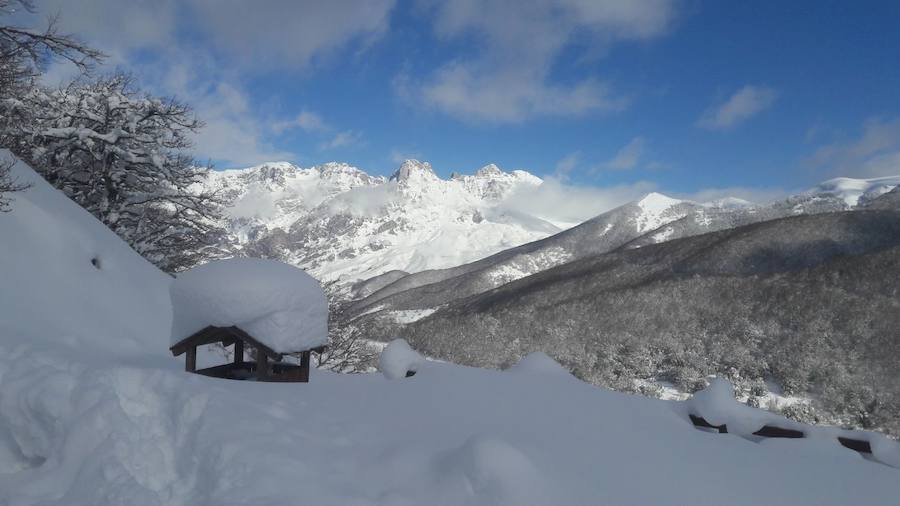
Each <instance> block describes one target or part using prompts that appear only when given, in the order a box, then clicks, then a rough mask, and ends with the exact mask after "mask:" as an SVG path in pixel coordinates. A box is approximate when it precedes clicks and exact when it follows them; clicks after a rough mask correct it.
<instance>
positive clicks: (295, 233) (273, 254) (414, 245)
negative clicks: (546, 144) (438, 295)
mask: <svg viewBox="0 0 900 506" xmlns="http://www.w3.org/2000/svg"><path fill="white" fill-rule="evenodd" d="M541 182H542V181H541V179H540V178H538V177H535V176H533V175H531V174H529V173H527V172H525V171H512V172H504V171H501V170H500V169H499V168H497V166H495V165H487V166H485V167H483V168H481V169H480V170H478V171H477V172H476V173H475V174H473V175H467V176H461V175H454V176H453V177H451V178H450V179H448V180H445V179H441V178H440V177H438V176H437V175H436V174H435V173H434V171H433V170H432V168H431V165H430V164H428V163H426V162H419V161H416V160H407V161H405V162H404V163H403V164H402V165H401V166H400V167H399V168H398V169H397V171H396V172H395V173H394V174H393V175H392V176H391V177H389V178H385V177H382V176H370V175H368V174H366V173H365V172H363V171H361V170H359V169H357V168H355V167H352V166H350V165H347V164H339V163H328V164H324V165H319V166H316V167H312V168H305V169H304V168H299V167H296V166H294V165H292V164H289V163H286V162H277V163H267V164H263V165H260V166H256V167H251V168H248V169H238V170H226V171H214V172H210V175H209V178H208V180H207V181H206V182H205V183H204V184H205V186H206V187H207V188H209V189H213V190H217V191H220V192H221V193H222V194H223V195H224V196H225V197H226V200H228V201H229V202H230V203H231V206H230V207H229V208H228V209H227V222H228V223H227V225H228V229H229V231H230V232H231V236H232V237H233V240H234V244H231V245H229V246H230V247H233V248H235V249H237V250H240V251H241V252H242V254H245V255H249V256H264V257H270V258H278V259H281V260H283V261H286V262H288V263H291V264H294V265H298V266H301V267H303V268H305V269H307V270H309V271H310V272H312V273H313V274H314V275H316V276H317V277H318V278H319V279H320V280H322V281H323V282H325V283H331V282H339V283H341V282H343V283H349V282H353V281H359V280H361V279H367V278H370V277H373V276H376V275H380V274H383V273H385V272H388V271H403V272H416V271H420V270H425V269H434V268H444V267H451V266H454V265H458V264H462V263H466V262H470V261H473V260H476V259H478V258H481V257H484V256H488V255H490V254H493V253H496V252H497V251H500V250H503V249H506V248H509V247H512V246H517V245H519V244H522V243H526V242H529V241H533V240H536V239H540V238H543V237H547V236H548V235H551V234H554V233H557V232H559V231H560V230H561V228H562V226H560V225H559V224H556V223H551V222H550V221H547V220H544V219H541V218H540V217H537V216H532V215H528V214H525V213H521V212H517V211H515V210H512V209H508V208H504V207H503V206H501V205H500V204H501V203H502V202H503V201H504V199H505V198H507V197H508V196H510V195H511V194H513V193H514V192H516V191H519V190H521V189H523V188H528V187H534V186H537V185H540V184H541ZM563 226H564V225H563Z"/></svg>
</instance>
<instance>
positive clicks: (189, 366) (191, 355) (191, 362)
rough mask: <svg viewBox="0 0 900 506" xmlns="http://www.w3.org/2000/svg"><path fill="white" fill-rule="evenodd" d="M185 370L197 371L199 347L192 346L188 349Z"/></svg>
mask: <svg viewBox="0 0 900 506" xmlns="http://www.w3.org/2000/svg"><path fill="white" fill-rule="evenodd" d="M184 370H185V371H187V372H196V371H197V347H196V346H191V347H190V348H188V349H187V356H186V357H185V359H184Z"/></svg>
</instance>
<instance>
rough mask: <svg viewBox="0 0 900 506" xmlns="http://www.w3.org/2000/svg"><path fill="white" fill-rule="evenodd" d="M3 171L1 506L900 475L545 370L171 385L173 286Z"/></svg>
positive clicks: (857, 489)
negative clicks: (13, 188)
mask: <svg viewBox="0 0 900 506" xmlns="http://www.w3.org/2000/svg"><path fill="white" fill-rule="evenodd" d="M15 173H16V175H18V176H20V177H22V178H23V179H24V178H28V179H29V180H31V181H33V182H34V184H35V186H34V188H32V189H31V190H28V191H27V192H26V193H24V194H19V195H17V196H16V200H15V202H14V203H13V205H12V213H8V214H2V215H0V237H2V238H3V241H2V242H0V279H2V285H0V350H2V353H0V504H4V505H6V504H9V505H13V506H20V505H31V504H41V505H53V504H59V505H81V504H84V505H92V506H93V505H121V504H128V505H135V506H141V505H232V504H233V505H238V504H263V505H267V504H272V505H275V504H318V505H341V506H344V505H374V504H379V505H421V504H429V505H458V504H464V505H586V504H591V505H594V504H698V505H703V504H760V503H766V504H896V501H897V494H898V486H897V482H898V478H900V469H896V468H894V467H890V466H888V465H884V464H882V463H878V462H873V461H869V460H866V459H863V458H862V457H861V456H860V455H859V454H857V453H855V452H852V451H849V450H846V449H844V448H842V447H840V446H839V445H837V443H836V442H835V441H834V440H833V438H831V437H827V438H826V437H823V438H818V437H816V438H809V439H800V440H766V441H763V442H754V441H751V440H749V439H745V438H742V437H739V436H737V435H731V434H729V435H720V434H711V433H708V432H704V431H699V430H696V429H694V428H693V427H692V426H691V424H690V422H689V421H688V419H687V416H686V413H687V410H688V409H706V408H708V407H709V406H712V407H714V408H715V409H714V410H713V411H715V410H716V409H717V410H719V411H718V412H720V413H722V416H724V417H728V416H739V413H738V411H739V410H737V409H735V408H733V406H732V405H730V404H729V402H731V401H729V399H727V396H726V395H723V392H724V389H722V387H716V388H715V389H713V390H711V391H710V392H712V393H713V394H715V395H712V396H713V397H714V398H715V399H714V400H712V401H704V400H703V397H702V396H701V397H700V399H701V400H698V401H695V402H696V403H699V404H698V405H696V406H694V405H692V404H691V403H690V401H688V402H674V401H660V400H654V399H648V398H643V397H639V396H632V395H626V394H620V393H615V392H610V391H606V390H603V389H599V388H596V387H593V386H590V385H587V384H585V383H583V382H581V381H579V380H577V379H576V378H574V377H572V376H571V375H569V374H568V373H566V372H565V371H564V370H562V369H561V368H560V367H558V365H556V364H554V363H552V361H550V359H549V358H547V357H546V356H540V355H533V356H530V357H529V358H527V359H526V360H525V361H524V362H523V363H521V364H520V365H519V366H517V367H515V368H513V369H512V370H509V371H492V370H481V369H474V368H468V367H461V366H456V365H452V364H444V363H437V362H419V363H418V364H417V367H418V372H417V374H416V375H415V376H413V377H411V378H402V379H397V380H387V379H386V378H384V377H383V376H382V375H381V374H363V375H338V374H333V373H329V372H322V371H318V370H316V371H313V374H312V378H311V381H310V383H309V384H279V383H257V382H240V381H229V380H221V379H215V378H207V377H203V376H199V375H193V374H189V373H185V372H183V371H181V370H180V369H181V367H182V364H181V362H180V361H179V360H177V359H175V358H173V357H171V356H170V355H169V353H168V350H167V348H168V344H169V329H170V325H171V314H170V308H169V302H168V291H169V283H170V278H169V277H168V276H166V275H164V274H162V273H160V272H158V271H156V270H155V269H154V268H153V267H152V266H150V265H149V264H147V263H146V262H144V261H143V260H142V259H140V258H139V257H138V256H137V255H136V254H134V253H133V252H131V251H130V250H129V249H128V248H127V247H126V246H125V245H124V244H123V243H122V242H121V241H119V240H118V239H117V238H116V237H115V236H114V235H113V234H111V233H109V232H108V231H106V230H105V229H104V228H103V227H102V225H100V224H99V223H98V222H96V221H95V220H93V218H91V217H90V216H89V215H88V214H87V213H85V212H83V211H81V210H80V209H78V208H77V206H75V205H74V204H72V203H71V202H69V201H68V200H66V199H65V197H64V196H63V195H62V194H60V193H59V192H56V191H55V190H53V189H51V188H50V187H49V186H47V185H46V184H44V183H43V182H42V181H40V180H37V179H36V178H35V176H34V174H33V173H32V172H30V170H29V169H27V168H26V167H24V166H21V165H19V166H17V167H16V168H15ZM92 258H99V259H100V260H101V262H100V268H99V269H97V268H95V267H94V266H93V265H92V264H91V259H92ZM729 406H732V407H729ZM748 409H749V408H748ZM713 411H710V412H707V413H706V414H707V415H708V416H710V417H715V416H716V414H715V413H714V412H713ZM754 411H755V410H754ZM731 423H735V422H733V421H729V424H731ZM879 441H881V443H880V444H881V445H882V446H883V447H882V448H881V449H880V450H879V453H880V454H881V455H891V454H894V453H892V452H895V451H896V443H893V442H890V441H887V440H885V439H879Z"/></svg>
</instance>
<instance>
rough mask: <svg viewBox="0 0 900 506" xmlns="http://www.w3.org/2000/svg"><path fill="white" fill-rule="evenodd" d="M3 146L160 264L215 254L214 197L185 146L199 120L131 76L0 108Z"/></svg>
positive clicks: (183, 264) (38, 92)
mask: <svg viewBox="0 0 900 506" xmlns="http://www.w3.org/2000/svg"><path fill="white" fill-rule="evenodd" d="M3 112H4V113H6V114H7V116H8V117H10V118H12V119H13V121H12V122H11V125H12V126H9V127H8V128H7V131H8V132H10V134H9V136H10V137H11V142H10V143H9V144H10V147H11V149H12V150H13V151H14V152H15V153H16V154H17V155H19V156H20V157H21V158H23V159H24V160H26V161H27V162H29V163H30V164H31V165H32V167H34V168H35V169H36V170H38V171H39V172H40V173H41V174H42V175H43V176H44V178H45V179H47V181H49V182H50V183H51V184H53V185H54V186H56V187H57V188H59V189H61V190H62V191H63V192H65V193H66V194H67V195H68V196H69V197H71V198H72V199H73V200H75V201H76V202H78V203H79V204H81V205H82V206H83V207H84V208H85V209H87V210H88V211H90V212H91V213H92V214H93V215H94V216H96V217H97V218H98V219H100V221H102V222H103V223H105V224H106V225H107V226H108V227H109V228H111V229H112V230H113V231H114V232H116V233H117V234H118V235H119V236H120V237H122V238H123V239H125V240H126V241H127V242H128V243H129V244H130V245H131V246H132V247H133V248H134V249H135V250H136V251H138V252H139V253H141V254H142V255H143V256H144V257H145V258H147V259H149V260H150V261H151V262H153V263H155V264H156V265H158V266H159V267H160V268H162V269H164V270H166V271H169V272H174V271H178V270H181V269H184V268H187V267H190V266H192V265H194V264H196V263H197V262H198V261H199V260H200V259H203V258H209V257H210V256H216V249H215V246H214V245H215V244H216V243H217V242H218V238H219V234H221V233H222V228H221V226H220V210H221V204H222V202H221V200H220V198H219V197H218V196H217V195H216V194H213V193H210V192H208V191H204V190H202V189H201V188H200V185H198V184H196V183H198V182H199V181H200V179H201V178H202V177H203V175H204V173H205V171H206V170H208V169H206V168H200V167H197V166H195V164H194V162H193V159H192V158H191V156H190V155H188V154H187V153H186V152H185V150H186V149H187V148H189V147H190V146H191V141H190V136H191V135H192V134H193V133H194V132H196V131H197V130H198V129H199V128H200V127H201V126H202V123H201V122H200V121H199V120H197V119H196V117H195V116H194V114H193V112H192V110H191V109H190V107H188V106H187V105H185V104H182V103H180V102H178V101H176V100H174V99H162V98H157V97H154V96H151V95H149V94H145V93H142V92H140V91H139V90H138V89H137V87H136V86H135V85H134V84H133V81H132V79H131V77H130V76H127V75H124V74H117V75H113V76H111V77H106V78H101V79H96V80H92V81H82V82H76V83H73V84H71V85H69V86H67V87H65V88H62V89H58V90H45V89H41V88H33V89H32V90H30V91H29V92H28V93H26V94H25V95H24V96H23V97H21V98H20V99H18V100H16V101H15V102H14V103H10V104H7V107H6V110H5V111H3Z"/></svg>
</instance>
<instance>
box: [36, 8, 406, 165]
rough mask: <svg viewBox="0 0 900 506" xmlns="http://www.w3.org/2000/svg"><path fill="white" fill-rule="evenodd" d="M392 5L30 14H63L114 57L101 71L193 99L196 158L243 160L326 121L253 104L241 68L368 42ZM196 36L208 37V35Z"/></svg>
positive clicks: (260, 156) (61, 72) (274, 153)
mask: <svg viewBox="0 0 900 506" xmlns="http://www.w3.org/2000/svg"><path fill="white" fill-rule="evenodd" d="M393 5H394V0H335V1H331V2H315V1H293V0H271V1H267V2H266V6H265V8H261V7H260V6H259V5H257V4H254V3H252V2H246V1H242V0H215V1H213V0H183V1H176V0H147V1H142V2H123V1H120V0H82V1H79V2H70V1H68V0H46V1H42V2H41V3H40V5H39V8H40V9H41V13H39V14H38V15H33V16H30V17H27V19H23V20H22V21H24V22H25V24H32V25H38V24H40V23H41V22H42V21H43V18H42V16H43V15H44V14H46V13H59V14H60V18H59V20H60V23H61V25H60V28H61V31H63V32H66V33H74V34H77V35H78V36H80V37H82V39H83V40H84V41H85V42H87V43H89V44H90V45H92V46H94V47H96V48H98V49H100V50H102V51H104V52H105V53H107V54H108V55H109V56H110V57H109V58H108V59H107V60H106V64H105V65H104V66H103V67H101V68H100V69H98V70H99V71H100V72H109V71H111V70H112V69H113V68H119V69H122V70H125V71H128V72H132V73H134V74H135V75H136V76H137V77H138V80H139V82H140V83H141V85H142V86H143V87H145V88H146V89H147V90H148V91H151V92H153V93H155V94H158V95H163V96H170V95H174V96H176V97H178V98H179V99H180V100H182V101H184V102H186V103H188V104H190V105H191V106H193V107H194V109H195V111H196V113H197V115H198V117H199V118H200V119H201V120H203V121H204V122H205V123H206V127H205V128H204V129H203V130H201V132H200V133H199V135H197V137H196V139H195V140H196V145H195V148H194V150H193V151H194V154H195V155H196V156H197V157H198V158H201V159H204V158H213V159H218V160H225V161H226V163H227V164H229V165H245V164H256V163H260V162H262V161H268V160H278V159H296V156H297V154H296V153H292V152H290V151H286V150H282V149H278V148H277V147H275V146H273V145H272V144H271V143H270V142H269V141H268V140H267V139H268V138H269V136H270V134H271V133H272V132H276V130H278V129H279V128H282V129H283V128H291V127H297V128H302V129H304V130H307V131H319V132H324V131H328V128H327V125H325V123H324V121H322V120H321V118H319V117H318V116H315V115H314V114H313V113H311V112H306V111H304V112H301V113H300V115H299V116H298V117H296V118H295V119H294V120H292V121H288V122H285V121H281V122H280V124H279V122H278V121H275V119H274V118H270V117H268V116H266V115H265V114H264V113H261V112H260V110H259V108H258V107H254V106H253V105H252V104H250V103H249V94H248V93H247V92H246V90H245V89H243V88H242V85H241V84H240V83H241V77H242V76H243V75H246V73H248V72H253V71H259V70H271V69H275V68H279V69H288V70H291V69H293V70H304V69H306V68H308V67H309V66H310V65H314V64H315V63H317V62H320V61H323V60H324V59H327V58H328V57H329V56H331V55H333V54H334V53H335V52H336V51H338V50H342V49H345V48H347V47H349V46H351V45H354V46H360V45H362V46H363V47H365V46H366V45H367V44H370V43H372V42H373V41H375V40H377V39H378V38H379V37H380V36H381V35H382V34H383V33H384V31H385V29H386V27H387V23H388V17H389V13H390V11H391V9H392V8H393ZM186 34H188V35H187V36H186ZM198 35H201V36H204V37H203V38H202V39H201V40H200V42H201V43H198V42H197V36H198ZM71 75H72V74H71V71H70V69H67V68H66V66H65V65H62V64H60V65H54V66H52V67H51V69H50V72H49V75H48V76H47V77H46V78H45V82H47V83H48V84H58V82H60V81H62V80H65V79H66V78H67V77H69V76H71ZM317 120H318V123H317ZM276 133H277V132H276ZM338 135H339V136H340V134H338ZM353 140H356V141H358V140H359V134H348V133H345V134H344V136H343V137H335V138H334V139H332V140H331V142H330V143H328V144H331V143H334V144H335V145H341V144H343V145H347V143H348V142H350V141H353Z"/></svg>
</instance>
